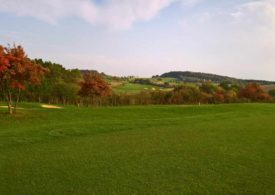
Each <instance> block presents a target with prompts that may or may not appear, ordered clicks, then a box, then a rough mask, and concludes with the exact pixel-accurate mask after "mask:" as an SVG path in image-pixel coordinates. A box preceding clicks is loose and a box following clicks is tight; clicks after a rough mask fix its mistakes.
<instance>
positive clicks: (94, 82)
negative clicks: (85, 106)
mask: <svg viewBox="0 0 275 195" xmlns="http://www.w3.org/2000/svg"><path fill="white" fill-rule="evenodd" d="M79 84H80V90H79V95H80V96H83V97H92V96H100V97H102V96H107V95H109V94H110V92H111V88H110V86H109V85H108V83H106V82H105V81H104V79H103V78H102V77H101V75H99V74H98V73H94V72H87V73H85V74H84V75H83V81H81V82H80V83H79Z"/></svg>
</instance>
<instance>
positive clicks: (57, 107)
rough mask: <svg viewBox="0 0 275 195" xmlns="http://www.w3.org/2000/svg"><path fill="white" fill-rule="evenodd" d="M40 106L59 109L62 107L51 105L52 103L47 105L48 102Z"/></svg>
mask: <svg viewBox="0 0 275 195" xmlns="http://www.w3.org/2000/svg"><path fill="white" fill-rule="evenodd" d="M41 107H42V108H50V109H61V108H62V107H60V106H53V105H48V104H42V105H41Z"/></svg>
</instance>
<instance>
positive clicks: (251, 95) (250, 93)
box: [239, 83, 272, 101]
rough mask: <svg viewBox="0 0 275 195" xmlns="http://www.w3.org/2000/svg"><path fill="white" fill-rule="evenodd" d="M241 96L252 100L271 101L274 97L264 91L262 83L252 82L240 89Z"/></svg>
mask: <svg viewBox="0 0 275 195" xmlns="http://www.w3.org/2000/svg"><path fill="white" fill-rule="evenodd" d="M239 96H240V97H241V98H246V99H249V100H251V101H271V99H272V97H271V96H270V95H268V94H267V93H265V92H264V90H263V89H262V88H261V86H260V85H258V84H256V83H250V84H248V85H246V86H245V87H244V88H243V89H241V90H240V92H239Z"/></svg>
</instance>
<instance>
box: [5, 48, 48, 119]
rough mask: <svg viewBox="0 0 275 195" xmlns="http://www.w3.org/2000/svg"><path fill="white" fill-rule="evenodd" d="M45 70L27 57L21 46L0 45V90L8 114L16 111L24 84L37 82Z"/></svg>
mask: <svg viewBox="0 0 275 195" xmlns="http://www.w3.org/2000/svg"><path fill="white" fill-rule="evenodd" d="M46 71H47V69H45V68H43V67H42V66H40V65H37V64H36V63H34V62H33V61H31V60H30V59H29V58H28V57H27V55H26V53H25V51H24V49H23V47H21V46H16V45H14V46H13V47H10V46H9V47H4V46H1V45H0V92H1V94H2V95H3V96H4V98H5V100H6V102H7V105H8V109H9V113H10V114H13V113H15V112H16V107H17V103H18V102H19V99H20V94H21V91H22V90H24V89H25V88H26V85H36V84H39V83H40V81H41V79H42V78H43V75H44V73H45V72H46Z"/></svg>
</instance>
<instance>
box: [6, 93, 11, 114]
mask: <svg viewBox="0 0 275 195" xmlns="http://www.w3.org/2000/svg"><path fill="white" fill-rule="evenodd" d="M6 101H7V105H8V111H9V114H10V115H11V114H13V110H12V98H11V94H10V92H9V93H8V95H7V96H6Z"/></svg>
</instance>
